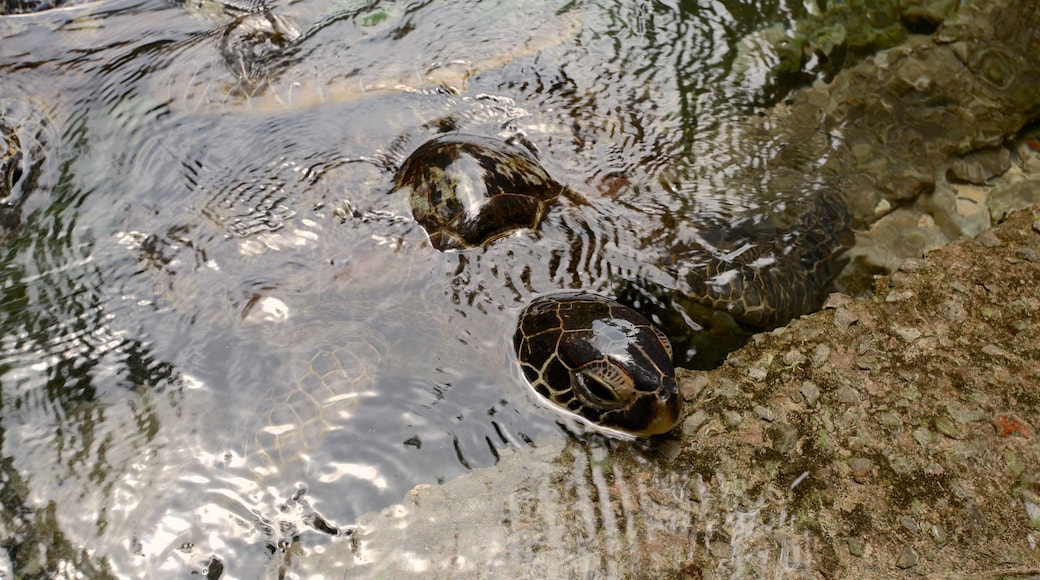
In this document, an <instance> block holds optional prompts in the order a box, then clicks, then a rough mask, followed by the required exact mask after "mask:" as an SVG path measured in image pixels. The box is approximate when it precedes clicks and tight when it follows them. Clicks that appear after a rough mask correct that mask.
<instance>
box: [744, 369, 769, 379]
mask: <svg viewBox="0 0 1040 580" xmlns="http://www.w3.org/2000/svg"><path fill="white" fill-rule="evenodd" d="M747 376H748V378H749V379H751V380H753V381H764V380H766V376H767V375H766V371H764V370H762V369H760V368H758V367H751V368H749V369H748V371H747Z"/></svg>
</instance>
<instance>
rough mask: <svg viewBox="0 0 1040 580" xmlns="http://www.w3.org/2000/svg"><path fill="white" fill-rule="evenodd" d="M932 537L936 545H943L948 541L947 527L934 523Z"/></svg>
mask: <svg viewBox="0 0 1040 580" xmlns="http://www.w3.org/2000/svg"><path fill="white" fill-rule="evenodd" d="M930 531H931V533H932V539H933V540H935V543H936V545H939V546H942V545H944V544H945V543H946V540H947V539H948V538H947V535H946V529H945V528H943V527H942V526H940V525H939V524H932V528H931V530H930Z"/></svg>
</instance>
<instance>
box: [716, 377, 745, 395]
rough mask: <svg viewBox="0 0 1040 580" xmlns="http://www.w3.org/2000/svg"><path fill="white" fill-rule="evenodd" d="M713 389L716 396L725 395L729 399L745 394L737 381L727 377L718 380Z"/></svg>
mask: <svg viewBox="0 0 1040 580" xmlns="http://www.w3.org/2000/svg"><path fill="white" fill-rule="evenodd" d="M713 391H714V394H715V395H716V396H719V397H725V398H727V399H735V398H738V397H740V396H741V395H742V394H743V393H741V391H740V387H739V386H738V385H737V383H736V382H734V381H732V380H730V379H726V378H721V379H719V380H718V381H716V383H715V388H714V389H713Z"/></svg>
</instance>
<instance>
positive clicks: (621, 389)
mask: <svg viewBox="0 0 1040 580" xmlns="http://www.w3.org/2000/svg"><path fill="white" fill-rule="evenodd" d="M572 386H573V387H574V390H575V393H576V394H577V395H578V396H579V397H580V398H582V399H585V400H586V401H587V402H589V403H593V404H596V405H602V406H616V405H623V404H625V403H627V402H628V399H630V398H631V397H632V393H633V392H634V390H635V389H634V385H633V381H632V377H630V376H628V373H626V372H625V371H624V370H622V369H621V368H619V367H618V366H616V365H612V364H610V363H609V362H607V361H603V360H600V361H596V362H593V363H590V364H588V365H585V366H584V367H582V368H580V369H578V370H577V371H575V373H574V378H573V383H572Z"/></svg>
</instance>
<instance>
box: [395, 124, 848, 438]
mask: <svg viewBox="0 0 1040 580" xmlns="http://www.w3.org/2000/svg"><path fill="white" fill-rule="evenodd" d="M395 185H396V187H397V188H398V189H400V190H403V191H407V192H408V195H409V196H410V198H411V205H412V208H413V211H414V212H415V218H416V220H417V221H418V222H419V223H420V224H421V225H422V226H423V228H425V230H426V231H427V232H428V234H429V236H430V241H431V243H432V245H433V246H434V247H436V248H438V249H440V250H456V249H460V248H467V247H472V246H482V245H487V244H489V243H490V242H492V241H494V240H495V239H498V238H500V237H502V236H504V235H506V234H508V233H510V232H512V231H514V230H518V229H524V228H536V227H537V226H538V224H539V223H540V221H541V219H542V216H543V215H544V214H545V212H546V209H547V207H548V205H549V204H552V203H553V202H555V201H556V200H557V199H559V198H560V197H570V196H569V195H568V194H566V193H565V191H564V189H563V188H561V187H560V186H559V185H557V184H556V182H554V181H553V180H552V179H551V178H549V177H548V174H547V172H546V171H545V170H544V169H543V168H542V167H541V166H540V165H539V164H538V162H537V161H536V160H535V159H534V158H533V157H531V156H530V155H528V154H526V153H523V152H521V150H520V149H519V148H518V147H516V146H513V145H510V144H508V143H505V142H501V141H497V140H494V139H490V138H485V137H474V136H468V135H445V136H440V137H437V138H435V139H433V140H432V141H430V142H428V143H426V144H424V145H422V146H420V147H419V148H417V149H416V150H415V152H414V153H412V154H411V155H410V156H409V157H408V158H407V159H406V160H405V162H404V163H403V164H402V165H401V169H400V170H399V171H398V173H397V176H396V179H395ZM849 224H850V217H849V214H848V211H847V210H846V209H845V206H844V204H843V203H842V200H841V199H840V198H839V197H838V196H836V195H832V194H829V193H820V194H819V199H817V200H815V201H814V203H813V206H812V208H811V210H810V211H807V212H805V213H803V214H802V215H800V216H799V217H798V219H797V220H796V221H795V223H794V224H792V225H791V226H790V227H788V228H786V229H778V228H775V227H768V226H761V228H760V229H761V231H760V232H759V235H758V237H759V238H761V239H759V240H758V243H757V244H747V245H745V246H744V247H743V248H742V249H741V250H739V251H737V252H733V253H731V254H729V255H726V256H721V257H711V258H709V259H707V260H703V259H702V260H701V261H699V262H694V261H693V259H692V258H690V256H692V255H694V251H693V250H692V249H691V248H671V249H667V251H666V252H664V253H663V255H664V257H663V258H662V260H661V262H662V263H661V264H659V265H658V266H660V267H661V268H669V267H671V268H672V269H674V270H675V271H676V272H678V274H677V275H676V276H675V277H674V280H675V284H676V286H677V287H676V288H672V289H668V288H666V289H664V290H665V291H678V294H679V295H680V297H683V298H688V299H691V300H692V301H693V302H694V305H692V306H689V307H687V308H688V309H692V308H693V307H694V306H697V307H698V309H703V308H708V309H710V310H713V311H716V312H722V313H724V314H725V315H726V316H728V317H731V318H732V319H733V320H735V321H736V322H737V323H740V324H743V325H746V326H747V327H751V328H758V329H762V328H770V327H775V326H779V325H781V324H784V323H786V322H787V321H789V320H790V319H791V318H793V317H795V316H799V315H801V314H804V313H807V312H810V311H811V310H813V309H815V308H817V307H818V306H819V304H820V300H821V297H822V294H823V290H824V287H825V286H826V284H827V283H828V282H829V281H830V280H831V279H832V278H833V277H834V276H835V275H836V274H837V272H838V270H839V269H840V267H839V265H840V260H839V256H840V254H841V253H842V251H843V250H844V249H845V248H846V247H847V244H848V241H849V238H848V234H849V232H850V230H849ZM702 258H703V256H702ZM686 261H689V262H690V264H686V263H684V262H686ZM668 262H672V264H668ZM691 264H692V265H691ZM637 282H638V283H639V284H641V285H644V286H652V285H653V284H652V283H648V282H647V281H645V280H641V281H637ZM697 316H699V317H700V318H701V319H704V318H705V315H704V314H703V313H699V314H697ZM654 317H655V319H657V320H662V317H661V316H660V315H659V314H657V313H655V314H654ZM708 317H709V318H710V315H709V316H708ZM692 326H696V330H697V331H701V330H708V331H709V333H710V330H711V329H710V328H706V325H703V324H700V323H697V324H692ZM707 326H708V327H714V328H721V329H722V331H723V333H725V332H727V328H726V327H725V325H724V324H723V325H719V324H714V323H710V324H709V325H707ZM710 338H711V339H712V340H714V339H715V337H710ZM514 346H515V349H516V354H517V357H518V359H519V364H520V366H521V368H522V369H523V374H524V376H525V377H526V378H527V380H528V381H529V382H530V383H531V385H532V386H533V387H534V389H535V391H537V392H538V393H539V394H540V395H541V396H542V397H544V398H546V399H548V400H549V401H551V402H553V403H554V404H556V405H557V406H559V407H562V408H563V409H566V410H568V411H571V412H573V413H575V414H577V415H578V416H580V417H582V418H583V419H585V420H586V421H588V422H590V423H593V424H596V425H599V426H602V427H607V428H609V429H613V430H618V431H623V432H627V433H630V434H633V435H638V436H644V435H655V434H660V433H664V432H666V431H668V430H670V429H671V428H672V427H673V426H675V424H676V423H677V422H678V420H679V416H680V406H681V400H680V397H679V395H678V393H677V389H676V384H675V377H674V373H673V369H672V360H671V359H672V347H671V345H670V344H669V341H668V338H667V336H666V335H665V333H664V332H662V331H661V330H659V329H657V328H656V327H654V326H653V324H651V323H650V322H649V320H647V318H646V317H644V316H642V315H641V314H639V313H638V312H636V311H635V310H633V309H632V308H630V307H628V306H625V305H622V304H620V303H618V302H616V301H614V300H611V299H608V298H606V297H603V296H597V295H593V294H588V293H585V294H578V295H572V294H563V295H555V294H550V295H546V296H542V297H539V298H536V299H535V300H534V301H533V302H531V303H530V305H529V306H528V307H527V308H526V309H525V310H524V311H523V312H522V313H521V314H520V316H519V322H518V328H517V330H516V334H515V339H514Z"/></svg>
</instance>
